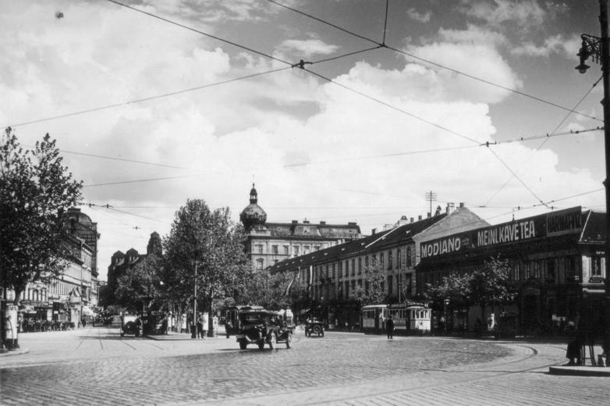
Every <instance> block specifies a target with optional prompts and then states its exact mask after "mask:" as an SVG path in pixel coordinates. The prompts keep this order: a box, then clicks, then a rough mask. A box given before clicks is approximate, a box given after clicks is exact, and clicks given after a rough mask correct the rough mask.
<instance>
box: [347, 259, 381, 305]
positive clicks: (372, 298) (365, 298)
mask: <svg viewBox="0 0 610 406" xmlns="http://www.w3.org/2000/svg"><path fill="white" fill-rule="evenodd" d="M363 279H364V286H356V288H355V289H351V290H350V293H349V296H350V298H354V299H356V300H357V301H358V302H360V304H361V305H369V304H377V303H384V302H385V301H386V299H387V296H388V292H387V290H386V286H385V279H386V274H385V270H384V269H383V266H381V264H380V263H378V262H375V263H373V264H372V265H368V266H365V267H364V278H363Z"/></svg>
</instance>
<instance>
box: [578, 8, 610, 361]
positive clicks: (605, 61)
mask: <svg viewBox="0 0 610 406" xmlns="http://www.w3.org/2000/svg"><path fill="white" fill-rule="evenodd" d="M599 9H600V13H599V23H600V25H601V38H598V37H594V36H592V35H588V34H582V35H581V38H582V46H581V48H580V51H579V52H578V54H577V55H578V56H579V57H580V64H579V65H578V66H577V67H576V69H577V70H578V71H579V72H580V73H585V72H586V71H587V69H589V66H588V65H586V64H585V61H586V60H587V59H588V58H589V57H591V59H592V60H593V62H597V63H599V64H601V66H602V82H603V85H604V100H602V105H603V106H604V144H605V154H606V179H605V180H604V187H605V188H606V230H607V232H608V231H610V127H608V125H609V123H610V104H609V103H610V72H609V69H610V48H609V47H608V0H599ZM605 257H606V266H605V270H606V301H605V307H606V317H605V321H606V326H605V329H604V330H605V332H604V347H605V348H604V350H605V351H606V352H608V351H609V350H610V348H608V347H610V314H609V313H610V311H609V309H608V306H610V303H609V302H610V298H609V296H610V292H609V291H608V289H609V285H608V279H609V278H610V238H608V236H606V255H605Z"/></svg>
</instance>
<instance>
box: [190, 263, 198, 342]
mask: <svg viewBox="0 0 610 406" xmlns="http://www.w3.org/2000/svg"><path fill="white" fill-rule="evenodd" d="M197 265H199V261H195V291H194V294H193V327H192V329H191V330H192V331H191V338H197V334H198V332H197Z"/></svg>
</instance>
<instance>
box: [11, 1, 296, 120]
mask: <svg viewBox="0 0 610 406" xmlns="http://www.w3.org/2000/svg"><path fill="white" fill-rule="evenodd" d="M107 1H111V0H107ZM290 68H291V67H290V66H287V67H283V68H277V69H270V70H267V71H264V72H257V73H253V74H250V75H245V76H239V77H236V78H231V79H227V80H221V81H219V82H214V83H208V84H206V85H201V86H195V87H190V88H188V89H182V90H178V91H175V92H169V93H163V94H158V95H155V96H150V97H144V98H141V99H135V100H129V101H126V102H120V103H114V104H108V105H106V106H100V107H94V108H91V109H85V110H79V111H75V112H72V113H66V114H60V115H56V116H51V117H45V118H40V119H36V120H30V121H24V122H22V123H17V124H11V125H9V127H13V128H15V127H20V126H25V125H29V124H37V123H42V122H46V121H52V120H58V119H61V118H66V117H72V116H78V115H81V114H88V113H94V112H98V111H102V110H108V109H112V108H116V107H121V106H127V105H131V104H136V103H143V102H147V101H151V100H156V99H161V98H165V97H170V96H176V95H179V94H183V93H188V92H194V91H196V90H202V89H207V88H211V87H215V86H220V85H226V84H228V83H233V82H238V81H241V80H246V79H252V78H255V77H259V76H263V75H268V74H271V73H276V72H281V71H284V70H288V69H290Z"/></svg>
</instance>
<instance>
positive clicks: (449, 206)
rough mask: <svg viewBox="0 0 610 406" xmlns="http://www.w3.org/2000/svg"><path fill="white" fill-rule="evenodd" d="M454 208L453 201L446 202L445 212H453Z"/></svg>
mask: <svg viewBox="0 0 610 406" xmlns="http://www.w3.org/2000/svg"><path fill="white" fill-rule="evenodd" d="M454 210H455V203H447V214H448V215H449V214H451V213H453V211H454Z"/></svg>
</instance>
